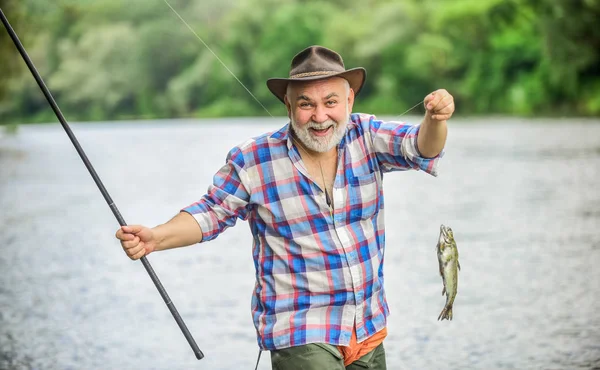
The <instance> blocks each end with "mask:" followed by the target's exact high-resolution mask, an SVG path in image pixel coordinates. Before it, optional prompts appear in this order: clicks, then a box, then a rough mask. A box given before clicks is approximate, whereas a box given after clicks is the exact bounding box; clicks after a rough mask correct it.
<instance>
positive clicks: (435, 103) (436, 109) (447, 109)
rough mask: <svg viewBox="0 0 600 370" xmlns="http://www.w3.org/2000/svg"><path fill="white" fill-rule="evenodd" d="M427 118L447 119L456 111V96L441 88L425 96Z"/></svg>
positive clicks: (434, 119) (435, 119)
mask: <svg viewBox="0 0 600 370" xmlns="http://www.w3.org/2000/svg"><path fill="white" fill-rule="evenodd" d="M423 104H424V105H425V109H426V110H427V113H426V118H429V119H431V120H433V121H446V120H448V119H450V117H452V113H454V97H453V96H452V95H450V93H448V91H446V90H445V89H439V90H436V91H434V92H432V93H431V94H429V95H427V96H426V97H425V100H424V101H423Z"/></svg>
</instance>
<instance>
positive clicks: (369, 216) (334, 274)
mask: <svg viewBox="0 0 600 370" xmlns="http://www.w3.org/2000/svg"><path fill="white" fill-rule="evenodd" d="M419 127H420V126H419V125H414V126H411V125H407V124H404V123H398V122H383V121H381V120H378V119H377V118H376V117H374V116H372V115H366V114H352V115H351V116H350V121H349V122H348V125H347V129H346V134H345V136H344V137H343V139H342V140H341V142H340V144H339V146H338V167H337V174H336V177H335V183H334V185H333V211H331V210H330V208H329V205H328V204H327V202H326V199H325V193H324V191H323V190H321V189H320V188H319V186H318V185H317V184H316V182H315V181H313V179H311V177H310V175H309V173H308V171H307V169H306V166H305V165H304V163H303V161H302V159H301V157H300V152H299V151H298V148H297V147H296V146H295V145H294V144H293V142H292V140H291V137H290V131H289V124H288V125H286V126H284V127H283V128H281V129H280V130H278V131H276V132H271V133H268V134H265V135H262V136H259V137H256V138H253V139H250V140H248V141H246V142H245V143H243V144H241V145H239V146H236V147H235V148H233V149H232V150H231V151H230V152H229V154H228V156H227V161H226V163H225V165H224V166H223V167H222V168H221V169H220V170H219V171H218V172H217V174H216V175H215V176H214V180H213V184H212V185H211V186H210V187H209V188H208V192H207V194H205V195H204V196H203V197H202V198H201V199H200V200H199V201H198V202H196V203H194V204H192V205H190V206H189V207H187V208H184V209H183V211H185V212H188V213H190V214H191V215H193V216H194V218H195V219H196V220H197V221H198V223H199V225H200V228H201V229H202V233H203V241H209V240H212V239H214V238H216V237H217V236H218V235H219V234H220V233H221V232H223V231H224V230H225V229H227V228H228V227H230V226H233V225H234V224H235V223H236V220H237V219H238V218H239V219H242V220H247V221H248V224H249V226H250V230H251V232H252V235H253V246H252V249H253V252H252V253H253V258H254V265H255V268H256V284H255V288H254V294H253V297H252V315H253V319H254V325H255V327H256V330H257V336H258V344H259V346H260V348H262V349H264V350H274V349H281V348H286V347H291V346H298V345H303V344H308V343H319V342H320V343H329V344H332V345H348V344H349V342H350V338H351V335H352V330H353V327H354V325H356V334H357V339H358V341H359V342H361V341H362V340H364V339H366V338H368V337H370V336H371V335H373V334H375V333H376V332H378V331H379V330H381V329H383V328H384V327H385V326H386V318H387V316H388V313H389V309H388V305H387V302H386V298H385V292H384V289H383V252H384V245H385V232H384V202H383V189H382V184H383V174H384V173H386V172H390V171H397V170H408V169H421V170H423V171H425V172H428V173H430V174H432V175H434V176H435V175H437V171H436V167H437V162H438V160H439V157H440V156H438V157H436V158H432V159H428V158H423V157H422V156H421V155H420V154H419V151H418V148H417V134H418V132H419Z"/></svg>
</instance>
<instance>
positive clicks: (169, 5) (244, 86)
mask: <svg viewBox="0 0 600 370" xmlns="http://www.w3.org/2000/svg"><path fill="white" fill-rule="evenodd" d="M163 1H164V2H165V4H167V6H168V7H169V8H171V10H172V11H173V13H175V15H177V17H178V18H179V19H181V21H182V22H183V24H185V25H186V27H187V28H188V29H189V30H190V31H192V33H193V34H194V35H195V36H196V38H198V40H200V42H201V43H202V44H203V45H204V46H206V48H207V49H208V51H210V52H211V53H212V55H214V56H215V58H217V60H218V61H219V63H221V65H222V66H223V67H224V68H225V69H226V70H227V72H229V73H230V74H231V75H232V76H233V78H235V79H236V81H237V82H239V83H240V85H242V87H243V88H244V89H245V90H246V91H247V92H248V94H250V96H252V97H253V98H254V100H256V102H257V103H258V104H259V105H260V106H261V107H263V109H264V110H265V112H267V113H268V114H269V116H271V117H273V115H272V114H271V112H269V110H268V109H267V108H266V107H265V106H264V105H263V104H262V103H261V102H260V100H258V98H257V97H256V96H254V94H252V92H250V90H249V89H248V88H247V87H246V85H244V84H243V83H242V81H240V79H239V78H237V76H236V75H235V73H233V72H232V71H231V69H229V68H228V67H227V65H225V63H224V62H223V61H222V60H221V58H219V56H218V55H217V54H216V53H215V52H214V51H213V50H212V49H211V48H210V46H208V44H207V43H206V42H204V40H202V38H201V37H200V36H199V35H198V34H197V33H196V31H194V29H193V28H192V27H191V26H190V25H189V24H188V23H187V22H186V21H185V19H183V17H182V16H181V15H179V13H177V11H176V10H175V9H173V7H172V6H171V4H169V2H168V1H167V0H163Z"/></svg>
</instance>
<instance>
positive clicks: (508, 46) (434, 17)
mask: <svg viewBox="0 0 600 370" xmlns="http://www.w3.org/2000/svg"><path fill="white" fill-rule="evenodd" d="M168 3H169V4H170V5H171V6H172V7H173V8H174V9H176V10H177V11H178V12H179V13H180V14H181V16H182V17H183V18H184V19H185V21H186V22H187V23H188V24H189V25H190V26H191V28H192V29H193V31H194V32H195V33H196V34H197V35H198V36H199V38H201V39H202V40H198V38H196V36H195V35H194V33H193V32H191V31H190V29H188V28H187V27H186V25H185V24H184V23H183V22H182V21H181V20H180V19H179V18H178V17H177V15H176V14H175V13H174V12H172V11H171V9H169V6H168V5H167V3H166V2H165V1H163V0H128V1H122V0H55V1H52V2H48V1H44V0H18V1H17V0H3V1H2V2H0V4H1V5H0V6H1V7H2V9H3V10H4V12H5V13H6V15H7V17H8V18H9V20H10V21H11V22H12V23H13V27H14V28H15V30H16V32H17V33H18V34H19V35H20V36H21V37H22V40H23V42H24V44H25V47H26V48H27V50H28V52H29V54H30V56H31V57H32V59H33V61H34V63H35V64H36V66H37V68H38V69H39V71H40V73H41V74H42V76H43V78H44V80H45V81H46V83H47V84H48V86H49V88H50V89H51V91H52V92H53V94H54V96H55V98H56V100H57V102H58V103H59V105H60V106H61V108H62V110H63V112H64V113H65V115H66V116H67V118H68V119H69V120H114V119H132V118H163V117H189V116H196V117H198V116H201V117H207V116H212V117H214V116H246V115H265V114H266V112H265V111H264V110H263V108H262V107H261V106H260V104H258V103H257V102H256V101H255V100H254V99H253V97H252V96H251V95H250V94H249V93H248V92H247V91H246V90H245V89H244V87H242V86H241V84H240V83H238V81H236V78H234V77H233V76H232V74H231V73H230V72H229V70H230V71H231V72H232V73H233V74H234V75H235V76H236V77H237V78H238V79H239V80H240V82H241V83H242V84H243V85H244V86H245V87H247V88H248V90H249V91H251V92H252V94H254V95H255V96H256V98H257V99H258V100H259V101H260V102H261V103H262V104H264V105H265V106H266V108H267V109H268V110H269V111H270V112H271V113H272V114H273V115H284V114H285V109H284V107H283V105H282V104H281V103H280V102H279V101H278V100H277V99H276V98H275V97H273V96H272V95H271V93H270V92H269V91H268V89H267V88H266V85H265V81H266V79H268V78H269V77H274V76H286V75H287V74H288V71H289V63H290V60H291V58H292V57H293V56H294V55H295V53H297V52H298V51H300V50H301V49H302V48H304V47H306V46H309V45H314V44H320V45H324V46H327V47H330V48H332V49H334V50H336V51H338V52H340V54H341V55H342V56H343V57H344V61H345V63H346V66H347V67H355V66H363V67H365V68H366V69H367V71H368V78H367V84H366V86H365V87H364V89H363V91H362V92H361V94H360V95H359V97H358V99H357V105H356V107H355V110H356V111H368V112H373V113H376V114H400V113H401V112H403V111H404V110H405V109H407V108H409V107H410V106H412V105H414V104H416V103H417V102H418V101H420V100H421V99H423V97H424V96H425V95H426V94H427V93H429V92H430V91H432V90H434V89H437V88H440V87H443V88H446V89H448V90H449V91H450V92H452V93H453V95H454V96H455V99H456V101H457V107H458V113H460V114H480V115H481V114H514V115H546V116H547V115H582V116H593V115H600V27H598V21H599V19H600V0H453V1H447V0H405V1H394V0H344V1H342V0H331V1H316V0H313V1H311V0H218V1H217V0H207V1H201V2H200V1H192V0H169V1H168ZM203 42H206V43H207V45H208V47H206V46H205V45H203ZM0 47H1V48H2V52H1V53H0V65H1V66H2V68H0V116H1V117H2V118H0V123H7V122H11V121H13V122H14V121H20V122H39V121H54V120H55V119H54V118H53V113H52V111H51V110H50V109H49V108H48V106H47V104H46V103H45V100H44V98H43V96H42V94H41V92H40V91H39V89H38V88H37V85H36V84H35V81H34V80H33V78H32V77H31V75H30V74H29V71H28V70H27V69H26V68H25V65H24V63H23V62H22V60H21V59H20V56H19V55H18V53H17V52H16V49H15V48H14V46H13V45H12V42H11V41H10V39H9V38H8V36H7V34H6V32H4V30H2V32H0ZM209 48H210V49H212V51H213V52H214V53H215V54H216V55H217V56H218V58H219V59H220V60H221V61H222V62H223V63H224V64H225V65H226V66H227V68H225V67H223V65H221V61H219V59H217V58H216V57H215V55H213V53H212V52H211V51H210V50H209ZM228 69H229V70H228Z"/></svg>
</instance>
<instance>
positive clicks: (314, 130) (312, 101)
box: [284, 77, 354, 153]
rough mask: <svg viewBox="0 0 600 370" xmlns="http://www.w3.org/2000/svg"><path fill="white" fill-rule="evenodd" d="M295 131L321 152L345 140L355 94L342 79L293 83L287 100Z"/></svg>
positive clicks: (287, 94)
mask: <svg viewBox="0 0 600 370" xmlns="http://www.w3.org/2000/svg"><path fill="white" fill-rule="evenodd" d="M284 102H285V105H286V107H287V109H288V116H289V117H290V121H291V125H292V129H293V131H294V133H295V134H296V137H297V138H298V139H299V140H300V141H301V142H302V144H303V145H304V146H305V147H306V148H308V149H310V150H312V151H314V152H318V153H325V152H328V151H329V150H331V149H333V148H334V147H335V146H336V145H337V144H339V142H340V141H341V140H342V137H343V136H344V133H345V131H346V124H347V123H348V120H349V119H350V112H352V106H353V104H354V91H353V90H352V89H350V87H349V85H348V81H346V80H345V79H343V78H340V77H332V78H328V79H324V80H316V81H309V82H292V83H290V84H289V85H288V89H287V93H286V95H285V97H284Z"/></svg>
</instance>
